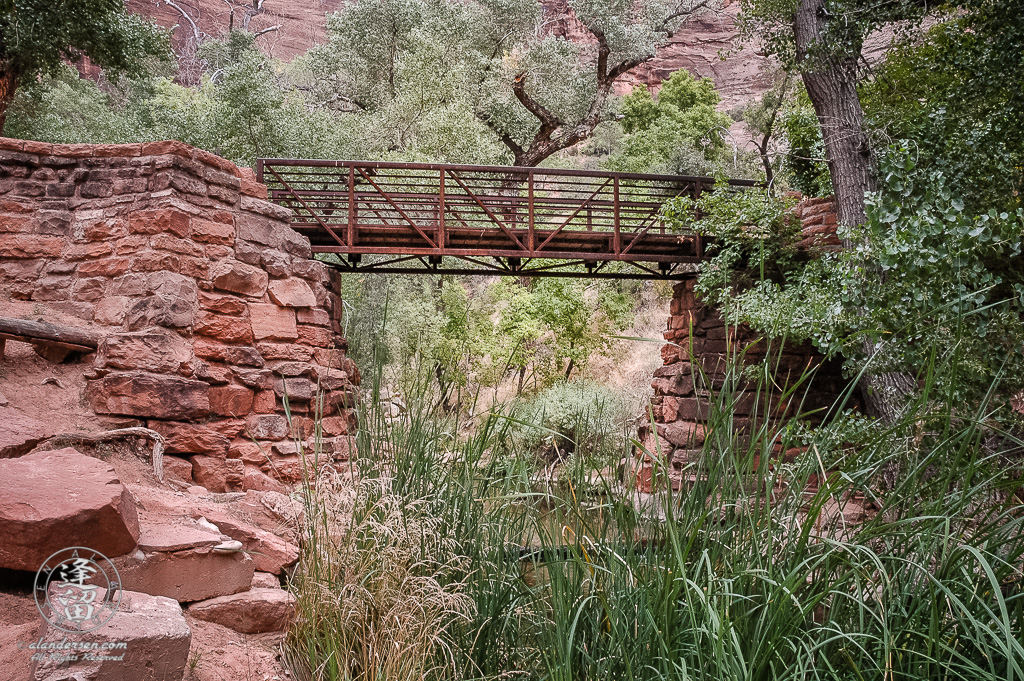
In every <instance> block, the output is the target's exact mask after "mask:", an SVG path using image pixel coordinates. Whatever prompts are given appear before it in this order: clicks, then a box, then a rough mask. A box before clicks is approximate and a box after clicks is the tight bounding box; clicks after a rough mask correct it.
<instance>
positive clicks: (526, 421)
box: [505, 381, 633, 470]
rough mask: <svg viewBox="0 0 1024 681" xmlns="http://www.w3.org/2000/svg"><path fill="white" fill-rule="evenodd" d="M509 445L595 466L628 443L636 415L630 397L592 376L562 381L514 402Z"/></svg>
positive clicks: (573, 463)
mask: <svg viewBox="0 0 1024 681" xmlns="http://www.w3.org/2000/svg"><path fill="white" fill-rule="evenodd" d="M513 414H514V416H515V418H514V423H513V424H512V427H511V428H510V432H509V441H508V442H507V443H506V445H505V446H506V447H507V448H509V449H510V450H511V453H513V454H516V453H528V454H530V455H532V456H535V457H539V458H540V459H542V460H544V461H546V462H555V461H558V462H561V463H564V464H567V465H568V466H569V467H570V468H572V467H575V468H576V469H578V470H579V469H585V470H590V469H591V468H592V467H594V466H595V465H596V466H597V467H600V465H602V464H607V463H609V462H611V461H612V460H613V459H614V458H615V456H616V455H617V454H618V453H619V452H620V451H621V450H622V448H623V447H624V446H625V445H626V444H627V436H628V433H629V428H628V422H629V420H630V419H631V418H632V416H633V415H632V414H631V413H630V409H629V405H627V404H626V403H625V400H624V399H623V398H622V397H621V396H619V395H618V394H617V393H615V392H614V391H613V390H611V389H610V388H608V387H606V386H602V385H599V384H596V383H593V382H590V381H574V382H569V381H558V382H556V383H553V384H552V385H550V386H548V387H547V388H544V389H543V390H541V391H540V392H538V393H537V394H536V395H534V396H532V397H530V398H527V399H524V400H522V401H521V402H520V403H518V404H517V405H515V407H514V411H513Z"/></svg>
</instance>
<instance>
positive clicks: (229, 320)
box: [195, 312, 253, 344]
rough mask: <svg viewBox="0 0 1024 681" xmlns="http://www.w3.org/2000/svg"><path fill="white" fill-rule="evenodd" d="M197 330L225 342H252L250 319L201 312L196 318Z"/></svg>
mask: <svg viewBox="0 0 1024 681" xmlns="http://www.w3.org/2000/svg"><path fill="white" fill-rule="evenodd" d="M195 332H196V333H198V334H201V335H203V336H210V337H211V338H216V339H217V340H221V341H224V342H225V343H246V344H249V343H252V342H253V335H252V326H251V325H250V324H249V320H248V319H245V318H239V317H229V316H227V315H218V314H212V313H208V312H207V313H204V314H200V315H199V318H198V319H197V320H196V325H195Z"/></svg>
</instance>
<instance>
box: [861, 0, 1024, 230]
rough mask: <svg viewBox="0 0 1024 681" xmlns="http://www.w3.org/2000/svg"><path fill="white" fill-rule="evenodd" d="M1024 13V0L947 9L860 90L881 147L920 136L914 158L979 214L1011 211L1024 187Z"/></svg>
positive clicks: (891, 56) (889, 57)
mask: <svg viewBox="0 0 1024 681" xmlns="http://www.w3.org/2000/svg"><path fill="white" fill-rule="evenodd" d="M1021 12H1024V3H1022V2H1021V1H1020V0H984V1H977V2H974V1H972V2H964V3H960V4H959V5H958V6H956V7H953V6H950V7H947V8H945V11H944V12H943V13H942V14H940V15H939V16H938V19H939V21H938V22H937V23H936V24H935V25H934V26H933V27H932V28H930V29H929V30H928V31H927V32H926V33H925V34H924V36H923V37H922V39H920V40H916V41H913V42H907V43H904V44H901V45H900V46H899V47H898V48H897V49H895V50H893V51H892V52H890V53H889V54H888V55H887V57H886V60H885V61H884V62H883V63H882V64H880V65H879V67H878V72H877V76H876V77H875V78H874V79H872V81H871V82H870V83H868V84H867V85H866V86H865V87H863V88H862V93H863V98H864V103H865V109H866V111H867V113H868V123H869V125H870V126H871V129H872V132H873V133H874V135H875V136H876V137H877V138H878V139H879V140H881V141H882V142H883V143H884V142H886V141H887V140H891V139H908V140H913V141H914V149H915V154H916V164H917V166H918V167H919V168H921V169H928V170H929V171H937V172H941V173H942V175H943V177H944V178H945V183H946V186H947V187H949V189H950V190H951V191H953V192H956V193H957V194H959V195H960V196H961V197H963V199H964V201H965V202H966V204H967V206H968V207H969V208H970V209H971V210H974V211H976V212H978V211H981V212H984V211H987V210H988V208H997V209H998V210H1000V211H1003V210H1009V211H1013V210H1014V209H1016V208H1017V207H1019V206H1020V205H1021V193H1022V191H1024V160H1022V159H1024V78H1022V76H1021V73H1022V68H1024V26H1022V25H1021V22H1019V21H1009V20H1007V18H1008V17H1017V16H1020V15H1021Z"/></svg>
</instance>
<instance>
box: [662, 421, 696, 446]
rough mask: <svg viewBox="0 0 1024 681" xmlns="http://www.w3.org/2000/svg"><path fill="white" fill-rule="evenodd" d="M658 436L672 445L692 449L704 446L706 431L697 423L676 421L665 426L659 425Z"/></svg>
mask: <svg viewBox="0 0 1024 681" xmlns="http://www.w3.org/2000/svg"><path fill="white" fill-rule="evenodd" d="M658 434H659V435H661V436H662V437H664V438H665V439H666V440H668V441H669V442H671V443H672V444H674V445H677V446H679V447H684V448H686V449H693V448H695V447H700V446H701V445H702V444H704V438H705V437H706V435H707V429H706V428H705V427H704V426H703V425H701V424H699V423H692V422H689V421H676V422H675V423H670V424H668V425H667V426H662V425H659V426H658Z"/></svg>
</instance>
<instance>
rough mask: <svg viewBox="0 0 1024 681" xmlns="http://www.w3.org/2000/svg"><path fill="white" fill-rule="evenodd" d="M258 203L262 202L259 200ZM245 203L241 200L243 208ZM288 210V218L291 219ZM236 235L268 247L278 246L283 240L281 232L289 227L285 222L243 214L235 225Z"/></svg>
mask: <svg viewBox="0 0 1024 681" xmlns="http://www.w3.org/2000/svg"><path fill="white" fill-rule="evenodd" d="M259 203H261V204H262V203H264V202H262V201H260V202H259ZM244 206H245V204H244V202H243V208H244ZM288 212H289V218H288V219H289V220H290V219H291V217H290V214H291V211H288ZM235 229H236V235H237V237H238V238H239V239H242V240H244V241H251V242H253V243H257V244H260V245H262V246H268V247H270V248H280V247H281V245H282V243H283V242H284V235H283V232H284V230H286V229H290V228H289V227H287V225H286V224H282V223H281V222H278V221H277V220H273V219H268V218H266V217H263V216H261V215H251V214H243V215H242V216H241V217H239V219H238V222H237V223H236V225H235Z"/></svg>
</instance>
